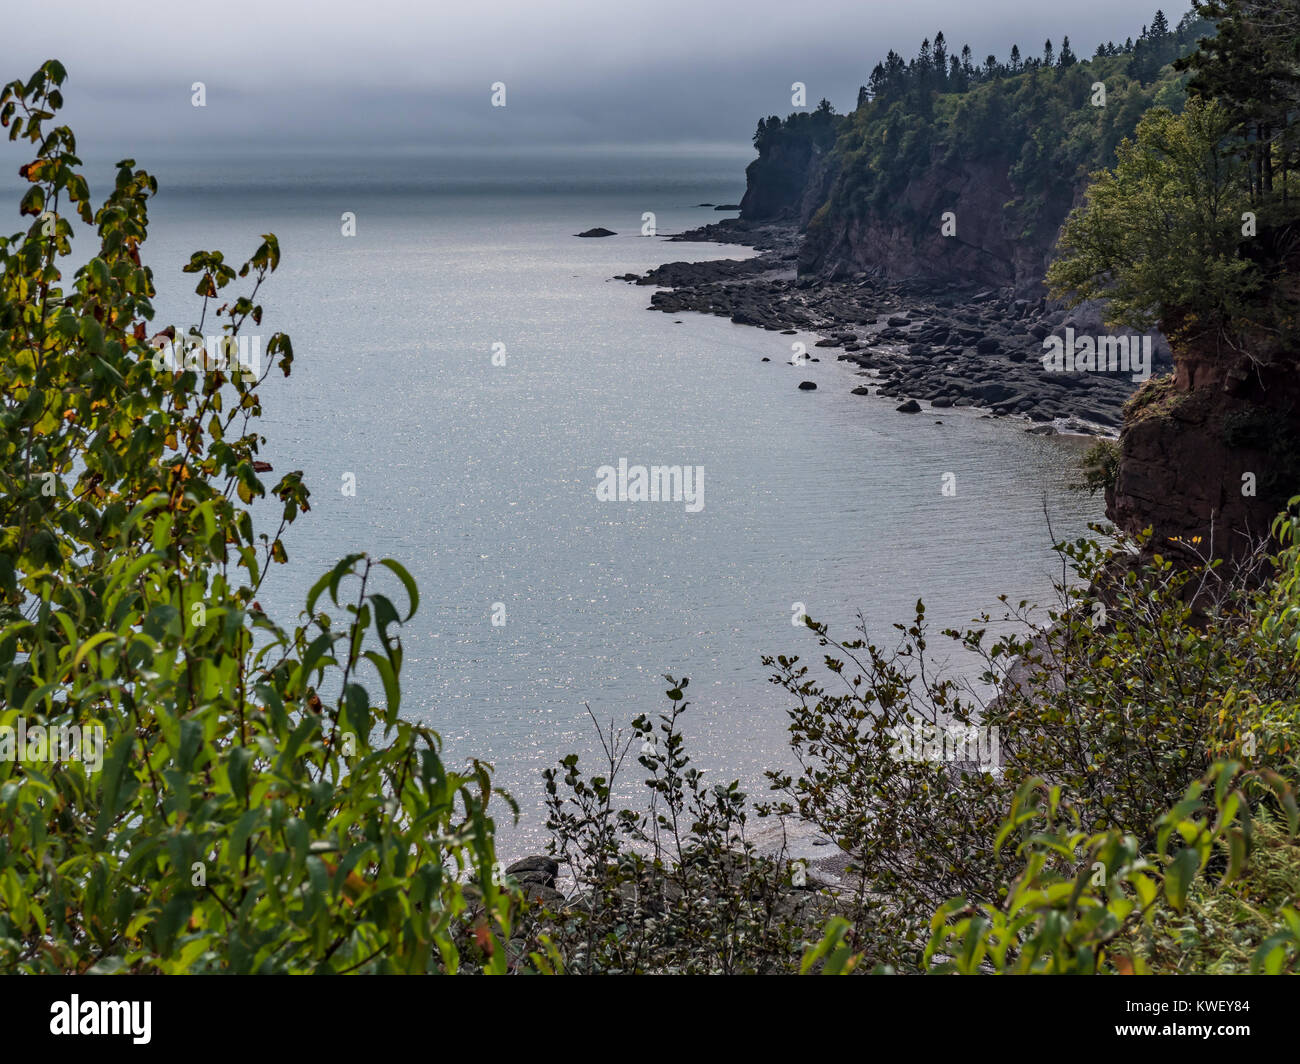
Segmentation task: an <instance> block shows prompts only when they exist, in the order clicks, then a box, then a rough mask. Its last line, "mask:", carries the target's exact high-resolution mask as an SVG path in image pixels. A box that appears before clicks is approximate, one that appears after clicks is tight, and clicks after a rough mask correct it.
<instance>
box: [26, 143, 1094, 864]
mask: <svg viewBox="0 0 1300 1064" xmlns="http://www.w3.org/2000/svg"><path fill="white" fill-rule="evenodd" d="M10 155H12V151H10V153H9V154H7V155H6V156H5V161H6V164H7V163H8V162H9V161H10ZM747 158H748V153H746V152H744V151H740V150H737V151H734V152H730V151H719V152H717V153H713V154H699V153H678V154H664V155H657V156H637V155H629V154H614V155H599V154H594V153H593V154H587V155H578V156H544V155H540V154H539V155H533V156H528V157H508V156H485V157H455V156H427V157H424V156H418V155H408V156H401V157H393V158H386V159H383V160H374V159H365V160H362V159H358V160H346V159H335V158H331V159H326V158H322V157H304V158H299V159H286V158H277V157H271V156H265V157H259V158H253V159H248V158H244V159H241V160H239V161H238V162H236V161H233V160H230V159H227V158H222V157H213V158H210V159H175V158H163V159H156V160H144V159H141V160H139V162H140V163H141V164H144V165H149V167H150V168H151V169H152V170H153V171H154V172H155V173H157V174H158V176H159V179H160V184H161V186H162V187H161V190H160V194H159V196H158V197H157V198H156V200H155V201H154V203H153V206H152V208H151V215H152V223H153V224H152V232H151V237H150V239H149V242H148V244H147V245H146V256H145V257H146V260H147V261H148V263H149V264H150V265H151V266H152V267H153V268H154V270H155V274H156V280H157V284H158V288H159V292H160V295H159V298H158V299H157V301H156V306H157V310H158V318H157V324H158V325H159V327H161V326H162V325H163V324H166V323H175V324H178V325H189V324H191V323H194V322H196V321H197V318H198V309H199V301H198V298H197V297H196V296H194V295H193V294H192V292H193V286H194V278H193V276H192V275H186V274H182V273H181V272H180V267H181V265H182V264H183V263H184V262H185V261H187V260H188V258H189V255H190V253H191V252H192V251H194V250H196V249H199V248H204V249H214V248H218V249H222V250H224V251H225V252H226V255H227V259H228V260H230V261H233V262H234V263H235V264H238V262H240V261H242V260H243V258H244V257H245V256H247V254H249V253H251V252H252V250H253V249H254V248H255V247H256V245H257V243H258V242H259V240H260V234H262V233H265V232H274V233H276V234H277V235H278V237H279V240H280V245H281V249H282V252H283V263H282V266H281V268H280V270H279V271H278V272H277V273H276V274H275V275H274V276H273V278H272V279H271V280H270V281H269V282H268V283H267V284H266V286H265V287H264V289H263V291H262V292H261V294H260V301H261V302H263V303H264V304H265V306H266V308H267V313H266V316H265V318H264V321H263V324H262V327H261V330H260V332H261V335H262V336H263V337H269V336H270V334H271V333H272V332H274V331H276V330H284V331H286V332H288V333H289V334H290V335H291V336H292V338H293V343H294V348H295V352H296V362H295V365H294V369H293V374H292V376H291V377H290V378H289V379H288V380H284V379H282V378H280V376H279V375H278V374H276V375H274V376H273V377H272V379H271V383H270V384H269V385H268V387H267V389H266V391H265V394H264V407H265V411H266V415H265V417H264V418H263V419H262V422H261V431H262V432H263V433H264V434H265V435H266V437H267V439H268V443H267V445H266V447H265V449H264V454H263V457H264V458H266V459H267V460H269V461H270V462H271V463H272V464H273V466H274V468H275V473H274V474H269V475H267V476H265V477H264V478H263V479H264V480H266V481H267V482H269V483H274V481H275V479H276V478H278V475H279V474H280V473H282V472H285V471H288V470H292V469H302V470H303V471H304V472H305V476H306V481H307V483H308V485H309V486H310V487H311V489H312V493H313V494H312V499H311V503H312V511H311V512H310V513H309V514H306V515H304V516H303V517H302V518H300V519H299V521H298V522H297V523H296V524H295V525H294V527H293V528H292V529H290V531H289V532H288V533H287V536H286V544H287V546H288V550H289V554H290V560H291V564H290V565H289V566H288V567H278V568H277V569H276V570H275V571H274V572H273V573H272V575H271V577H269V578H268V582H267V585H266V586H265V587H264V590H263V591H262V593H261V594H260V596H259V597H260V600H261V602H262V604H263V605H264V606H265V607H266V609H267V610H268V611H269V612H271V613H272V614H273V615H276V616H278V617H279V618H281V619H282V620H284V621H288V620H290V619H291V618H292V617H293V616H295V615H296V613H297V611H298V610H299V609H301V608H302V602H303V598H304V596H305V592H306V590H307V588H308V587H309V586H310V585H311V583H312V582H314V580H315V579H316V577H317V576H319V575H320V574H321V573H322V572H324V571H325V570H326V569H327V568H329V567H330V566H331V565H332V564H333V563H334V562H335V561H336V560H337V559H338V558H340V557H341V556H342V555H344V554H346V553H348V552H351V551H356V550H366V551H369V552H371V553H372V554H373V555H374V556H376V557H393V558H396V559H398V560H399V561H401V562H402V563H403V564H404V565H405V566H406V567H407V568H408V569H409V570H410V572H411V574H412V575H413V576H414V577H415V579H416V580H417V582H418V584H419V587H420V592H421V606H420V610H419V612H418V613H417V615H416V616H415V618H414V619H413V620H412V622H411V623H410V624H409V625H408V626H406V627H405V628H404V629H403V631H402V640H403V645H404V647H405V653H406V658H405V668H404V671H403V676H402V686H403V692H404V694H403V706H404V709H403V712H404V713H405V714H406V715H407V716H409V717H411V718H415V719H420V720H422V721H424V722H426V723H428V724H430V725H431V726H433V727H435V728H436V729H437V730H438V731H439V732H440V733H441V734H442V736H443V739H444V742H445V746H446V751H447V756H448V758H449V760H450V761H452V762H453V763H459V762H461V761H462V760H463V759H465V758H468V757H471V756H477V757H480V758H484V759H487V760H488V761H491V762H493V763H494V764H495V766H496V779H497V781H498V782H499V783H500V784H501V785H502V786H504V787H506V788H507V789H509V790H510V791H511V792H512V793H513V794H514V795H515V797H516V798H517V799H518V800H519V802H520V803H521V805H522V807H523V819H522V822H521V823H520V824H519V825H518V826H509V825H506V826H504V827H503V831H504V834H506V835H507V836H508V838H509V841H508V842H507V843H505V844H503V850H504V852H506V853H507V854H514V853H519V852H523V851H524V850H525V849H529V848H532V847H533V846H534V844H536V843H537V842H539V841H540V835H541V833H542V826H543V822H544V817H543V814H542V812H541V810H540V802H541V796H542V782H541V772H542V770H543V769H544V768H546V767H548V766H551V765H553V764H554V763H555V762H556V761H557V760H558V759H559V758H560V757H562V756H563V755H565V754H567V753H569V752H571V751H576V752H578V753H580V754H582V755H583V758H584V760H588V759H589V758H590V757H591V755H592V753H593V750H594V748H595V736H594V731H593V727H592V725H591V722H590V720H589V718H588V715H587V709H586V708H585V707H586V706H587V705H590V708H591V711H592V712H593V713H595V715H596V716H597V717H598V718H600V719H601V720H604V721H608V720H611V719H612V720H613V721H615V722H616V723H617V724H621V725H626V724H627V722H629V721H630V720H631V719H632V718H633V717H634V716H636V715H637V714H638V713H641V712H652V711H658V710H660V709H662V708H663V707H664V706H665V705H666V701H665V699H664V697H663V691H664V689H665V686H666V685H665V683H664V680H663V674H664V673H666V672H669V673H672V674H673V675H675V676H677V677H681V676H689V677H690V679H691V685H690V687H689V689H688V694H689V695H690V696H691V699H692V707H691V709H690V710H688V714H687V717H686V719H685V727H686V731H687V735H688V740H689V743H690V745H691V748H692V749H693V752H694V754H695V756H696V757H697V760H698V762H699V764H700V765H701V766H702V767H704V768H705V770H706V772H707V774H708V777H709V778H712V779H714V780H717V781H727V780H730V779H733V778H738V779H740V780H741V781H742V782H743V783H744V784H745V785H746V786H747V787H748V788H750V789H751V790H761V789H762V780H763V771H764V770H765V769H768V768H777V767H780V768H785V767H789V765H790V758H789V754H788V751H787V747H786V743H785V706H786V702H785V699H784V698H783V697H782V693H781V692H780V690H779V689H777V688H776V687H774V686H773V685H771V684H769V683H768V682H767V670H766V669H765V668H764V667H763V666H762V664H761V661H760V656H761V655H762V654H764V653H798V654H801V655H805V656H806V657H807V658H809V659H811V660H812V661H814V662H816V661H818V660H819V659H820V654H819V651H818V648H817V646H816V641H815V639H814V638H813V637H812V635H811V633H810V632H808V631H807V630H806V629H804V628H802V627H796V626H795V625H793V624H792V618H793V617H794V616H795V614H796V613H797V611H798V610H799V608H800V604H801V605H802V607H803V608H804V609H806V610H807V612H808V613H809V614H811V615H812V616H813V617H815V618H817V619H818V620H825V621H827V622H829V623H830V624H831V625H832V628H833V630H835V631H837V632H839V633H840V634H842V635H845V636H847V635H849V634H850V628H851V627H852V625H853V624H854V623H855V621H856V618H857V616H858V614H859V613H861V614H862V615H863V616H864V617H865V619H866V621H867V624H868V627H869V630H870V631H871V632H872V633H873V635H876V636H879V637H880V638H881V639H885V640H887V639H888V638H889V636H890V634H891V629H890V627H889V626H890V625H891V624H892V623H894V622H896V621H907V620H909V619H910V617H911V611H912V608H913V605H914V603H915V601H916V600H917V599H918V598H923V599H924V600H925V601H926V603H927V606H928V612H929V616H930V618H931V620H932V621H933V622H934V625H935V628H936V630H937V629H940V628H942V627H945V626H947V625H950V624H953V625H960V624H962V623H964V622H966V621H968V620H969V619H971V618H972V617H974V616H976V615H977V614H978V613H979V612H980V611H982V610H986V609H989V610H996V609H997V602H996V599H997V596H998V595H999V594H1000V593H1005V594H1007V595H1009V596H1010V597H1011V598H1012V599H1013V600H1018V599H1021V598H1026V599H1029V600H1031V601H1035V600H1037V601H1046V600H1047V599H1048V598H1049V597H1050V591H1051V583H1052V580H1053V578H1054V577H1056V576H1059V564H1058V563H1057V562H1056V559H1055V558H1054V556H1053V555H1052V554H1051V552H1050V546H1051V542H1052V537H1051V535H1050V534H1049V532H1048V527H1047V519H1046V518H1045V516H1044V507H1046V509H1047V512H1048V513H1049V514H1050V515H1051V521H1052V524H1053V529H1054V531H1055V533H1056V536H1057V538H1062V537H1064V536H1067V535H1074V534H1076V533H1078V532H1080V531H1082V530H1083V529H1084V527H1085V525H1086V523H1087V522H1088V521H1090V520H1095V519H1097V518H1099V517H1100V503H1099V500H1095V499H1089V498H1088V497H1087V496H1086V495H1080V494H1078V493H1074V492H1071V491H1069V490H1068V488H1067V485H1068V483H1069V482H1070V481H1072V480H1074V479H1075V476H1076V474H1075V472H1074V466H1075V463H1076V461H1077V454H1078V450H1079V448H1078V446H1077V444H1072V443H1070V442H1069V441H1064V440H1059V439H1051V438H1041V437H1036V436H1027V435H1026V434H1025V433H1024V431H1023V430H1024V427H1025V425H1024V423H1023V422H1008V421H993V420H984V419H981V418H980V416H979V414H978V412H972V411H969V410H943V411H935V412H930V411H926V412H925V413H923V414H920V415H912V416H908V415H903V414H898V413H896V412H895V410H894V407H895V406H896V403H897V401H896V400H888V399H880V398H876V397H865V398H864V397H858V396H853V395H851V394H849V393H850V389H851V388H852V387H854V386H855V385H856V384H858V383H860V380H859V378H858V377H857V376H856V375H855V374H856V367H851V366H849V365H846V364H843V363H839V362H837V361H835V352H834V351H826V350H818V349H814V348H813V347H812V343H813V341H814V340H815V339H816V337H814V336H811V335H807V334H804V335H800V336H796V337H789V336H781V335H779V334H776V333H772V332H765V331H762V330H758V329H753V328H747V327H744V326H738V325H733V324H731V323H730V322H728V321H726V320H725V319H721V318H714V317H709V316H704V315H696V314H680V315H666V314H663V313H660V312H657V311H653V312H652V311H649V310H648V309H647V306H648V303H649V296H650V291H651V290H650V289H648V288H645V287H637V286H632V285H628V284H626V283H624V282H621V281H615V280H612V279H611V278H612V277H613V276H614V275H616V274H622V273H626V272H629V271H632V272H642V271H645V270H647V269H649V268H651V267H654V266H656V265H659V264H660V263H662V262H666V261H670V260H673V259H706V258H714V257H739V256H745V255H748V254H751V252H749V251H748V250H747V249H742V248H735V247H731V248H728V247H722V246H719V245H713V244H682V243H672V244H669V243H666V242H665V241H664V239H663V235H664V234H668V233H671V232H677V231H681V230H683V229H686V228H690V227H693V226H696V225H699V224H702V223H704V222H708V221H714V220H717V219H718V218H720V217H727V216H729V215H723V214H719V213H717V212H714V211H712V210H710V209H707V208H701V207H698V206H697V204H699V203H702V202H712V203H734V202H737V201H738V200H739V197H740V195H741V193H742V191H743V180H744V178H743V168H744V165H745V162H746V161H747ZM15 165H16V161H15ZM5 169H6V174H8V173H10V172H12V169H13V168H11V167H9V166H7V165H6V168H5ZM106 172H107V171H106V170H105V169H104V168H103V167H102V166H100V167H99V168H98V169H96V168H95V167H94V166H92V167H91V174H92V177H94V176H96V175H98V177H97V179H96V180H95V181H93V182H92V191H96V190H102V189H103V188H104V187H105V178H104V174H105V173H106ZM4 188H5V190H6V192H5V195H6V202H8V203H9V204H13V203H16V198H15V197H13V196H12V195H10V194H9V193H10V191H11V190H12V188H13V185H12V183H7V184H6V185H5V186H4ZM344 212H352V213H353V214H355V218H356V235H355V236H344V235H343V234H342V232H341V227H342V224H343V223H342V215H343V214H344ZM645 212H653V213H654V215H655V221H656V224H657V233H658V235H656V236H654V237H648V236H643V235H641V231H642V225H643V215H644V213H645ZM11 213H13V212H11ZM593 226H605V227H607V228H609V229H613V230H615V231H616V232H617V234H618V235H617V236H614V237H609V238H606V239H599V240H593V239H586V240H581V239H576V238H575V237H574V234H576V233H578V232H579V231H581V230H585V229H588V228H591V227H593ZM18 228H19V225H18V219H17V216H16V213H13V217H12V224H11V225H10V226H9V227H8V231H13V230H16V229H18ZM83 246H84V239H83ZM795 340H800V341H803V342H804V343H805V344H807V345H808V348H809V350H810V351H811V352H812V353H813V354H814V355H817V356H818V357H822V361H821V362H819V363H813V364H808V365H805V366H802V367H799V368H794V367H792V366H790V365H788V364H787V362H788V360H789V358H790V352H791V347H790V345H791V342H792V341H795ZM494 345H504V356H505V358H504V365H497V364H494V361H493V353H494V350H495V351H496V352H497V353H498V355H499V354H500V352H501V351H502V348H500V347H495V348H494ZM765 356H766V357H768V358H770V359H771V362H768V363H764V362H761V361H760V360H761V359H762V358H763V357H765ZM823 356H824V357H823ZM499 360H500V359H499V358H498V361H499ZM801 380H813V381H815V382H816V383H817V385H818V389H817V390H816V391H814V392H803V391H799V390H798V389H797V385H798V383H799V382H800V381H801ZM939 421H942V424H939V423H937V422H939ZM620 459H626V460H627V462H628V463H629V464H638V463H640V464H645V465H652V464H653V465H683V466H687V465H689V466H697V467H702V468H703V488H704V492H703V507H702V509H699V511H698V512H694V513H692V512H688V510H687V507H686V505H685V504H684V503H683V502H653V503H652V502H617V501H614V502H609V501H601V500H599V499H598V498H597V494H596V487H597V483H598V479H597V470H598V469H599V468H600V467H601V466H604V465H617V464H618V462H619V460H620ZM945 474H954V475H955V478H956V481H955V483H956V489H957V490H956V494H955V496H945V495H944V494H943V492H942V490H941V489H942V486H943V482H944V477H945ZM349 475H350V476H351V477H352V478H354V479H355V495H347V494H345V493H344V491H343V487H344V484H345V483H346V481H347V479H348V477H349ZM274 513H275V510H274V507H273V506H268V507H262V508H260V509H259V511H258V519H259V523H260V524H261V526H262V528H263V529H264V530H266V531H268V532H273V531H274V525H273V524H271V522H272V520H273V519H274ZM393 590H398V589H396V588H394V589H393ZM498 604H499V605H498ZM494 614H495V615H496V618H497V620H501V619H502V615H504V624H494V623H493V618H494ZM945 643H946V641H944V640H942V639H936V640H935V641H934V643H933V644H932V645H933V648H934V650H935V652H936V653H937V655H938V656H939V657H940V658H941V659H942V658H945V657H946V658H949V659H950V661H951V666H952V667H953V668H954V669H957V670H961V669H967V670H969V662H967V661H965V660H964V659H963V658H962V657H961V656H960V655H959V654H957V653H956V651H955V649H952V650H950V649H948V648H947V647H946V646H945V645H944V644H945ZM371 690H372V693H373V694H375V695H376V696H377V695H378V694H379V693H380V692H381V688H380V686H379V684H378V682H377V680H375V682H373V683H372V684H371ZM592 767H595V765H594V763H593V764H592ZM633 767H634V768H635V766H633ZM636 791H637V788H636V787H635V786H634V785H633V784H632V781H631V780H629V785H628V787H627V792H628V793H630V794H633V795H635V793H636ZM502 812H504V810H502Z"/></svg>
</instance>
